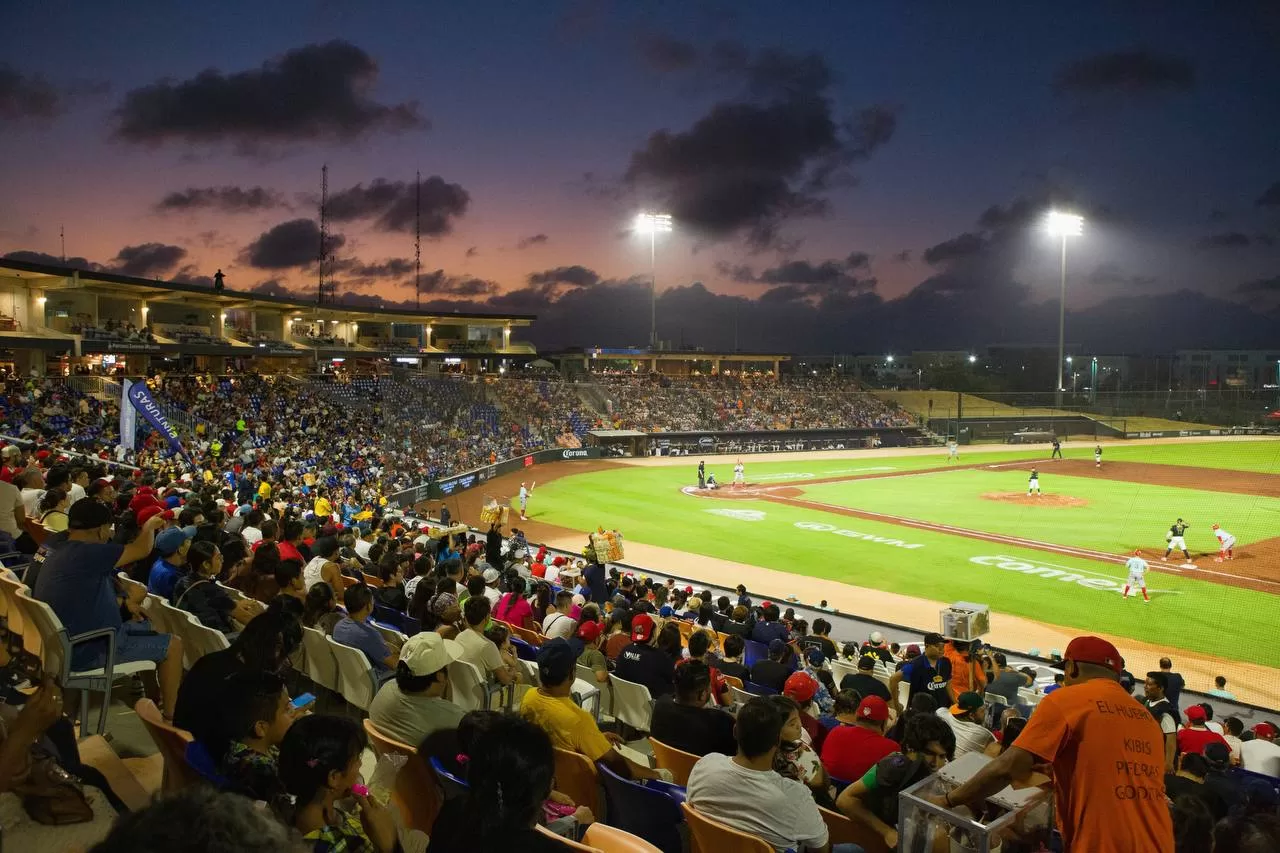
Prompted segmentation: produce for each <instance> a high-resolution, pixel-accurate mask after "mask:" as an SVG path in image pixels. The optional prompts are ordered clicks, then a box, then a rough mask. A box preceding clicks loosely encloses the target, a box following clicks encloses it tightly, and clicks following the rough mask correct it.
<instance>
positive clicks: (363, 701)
mask: <svg viewBox="0 0 1280 853" xmlns="http://www.w3.org/2000/svg"><path fill="white" fill-rule="evenodd" d="M325 641H326V642H327V643H328V644H329V649H330V650H331V651H332V652H333V659H334V660H335V661H336V662H337V665H338V685H339V687H340V688H341V689H340V690H339V691H338V692H339V693H341V694H342V698H343V699H346V700H347V701H348V702H350V703H351V704H352V705H355V706H356V707H357V708H359V709H360V710H362V711H368V710H369V704H370V703H371V702H373V697H374V696H375V695H377V693H378V677H377V676H376V675H374V672H373V665H372V664H371V663H369V658H368V657H366V656H365V653H364V652H362V651H360V650H359V649H357V648H353V647H351V646H346V645H343V644H342V643H339V642H338V641H337V640H335V639H334V638H333V637H325Z"/></svg>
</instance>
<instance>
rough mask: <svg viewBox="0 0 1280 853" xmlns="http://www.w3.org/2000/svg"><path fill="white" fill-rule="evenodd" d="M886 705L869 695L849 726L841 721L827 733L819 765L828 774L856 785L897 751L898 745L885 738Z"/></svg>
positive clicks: (887, 706)
mask: <svg viewBox="0 0 1280 853" xmlns="http://www.w3.org/2000/svg"><path fill="white" fill-rule="evenodd" d="M888 720H889V705H888V703H886V702H885V701H884V700H883V699H881V698H880V697H879V696H868V697H867V698H865V699H863V700H862V702H861V703H859V705H858V710H857V712H856V714H855V718H854V721H853V723H852V724H850V723H846V722H844V721H843V720H842V721H841V724H840V725H838V726H836V727H835V728H834V729H832V730H831V731H829V732H827V739H826V740H825V741H823V744H822V766H823V767H824V768H826V771H827V775H828V776H831V777H832V778H834V779H842V780H844V781H845V782H855V781H857V780H858V779H861V778H862V776H863V774H864V773H866V772H867V771H868V770H870V769H871V768H872V767H874V766H875V764H876V762H877V761H879V760H880V759H882V758H884V757H885V756H886V755H892V754H893V753H895V752H897V751H898V744H896V743H894V742H893V741H891V740H889V739H888V738H887V737H885V736H884V730H885V727H886V725H887V723H888Z"/></svg>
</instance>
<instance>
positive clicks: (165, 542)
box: [156, 527, 191, 557]
mask: <svg viewBox="0 0 1280 853" xmlns="http://www.w3.org/2000/svg"><path fill="white" fill-rule="evenodd" d="M190 538H191V537H190V536H188V535H187V534H186V533H185V532H184V531H183V530H182V529H181V528H178V527H170V528H169V529H168V530H164V531H161V532H160V535H159V536H157V537H156V551H158V552H159V554H160V556H161V557H168V556H169V555H171V554H175V553H177V551H178V549H179V548H181V547H182V543H183V542H186V541H187V540H188V539H190Z"/></svg>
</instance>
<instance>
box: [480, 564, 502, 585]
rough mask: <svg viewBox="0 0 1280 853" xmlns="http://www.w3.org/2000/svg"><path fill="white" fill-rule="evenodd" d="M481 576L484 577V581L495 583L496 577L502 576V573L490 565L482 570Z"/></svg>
mask: <svg viewBox="0 0 1280 853" xmlns="http://www.w3.org/2000/svg"><path fill="white" fill-rule="evenodd" d="M481 577H482V578H484V582H485V583H497V582H498V578H500V577H502V575H501V574H500V573H499V572H498V570H497V569H495V568H493V567H492V566H490V567H489V568H487V569H485V570H484V574H483V575H481Z"/></svg>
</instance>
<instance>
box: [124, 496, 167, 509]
mask: <svg viewBox="0 0 1280 853" xmlns="http://www.w3.org/2000/svg"><path fill="white" fill-rule="evenodd" d="M149 506H159V503H158V502H157V501H156V499H155V498H153V497H151V495H147V494H143V493H142V492H141V491H139V492H137V493H136V494H135V495H134V496H133V498H132V499H131V500H130V501H129V509H130V510H131V511H133V512H135V513H136V512H138V511H140V510H144V509H146V508H147V507H149ZM161 509H163V507H161Z"/></svg>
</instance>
